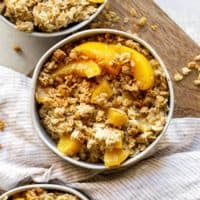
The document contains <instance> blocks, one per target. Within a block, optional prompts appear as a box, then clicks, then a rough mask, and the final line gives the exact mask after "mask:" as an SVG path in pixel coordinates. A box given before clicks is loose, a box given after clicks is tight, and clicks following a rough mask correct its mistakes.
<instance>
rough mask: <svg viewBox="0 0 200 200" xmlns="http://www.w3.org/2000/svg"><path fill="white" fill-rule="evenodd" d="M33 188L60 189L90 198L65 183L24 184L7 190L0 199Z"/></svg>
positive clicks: (83, 199) (87, 199)
mask: <svg viewBox="0 0 200 200" xmlns="http://www.w3.org/2000/svg"><path fill="white" fill-rule="evenodd" d="M33 188H43V189H47V190H58V191H61V192H66V193H69V194H73V195H75V196H77V197H79V198H80V200H89V198H88V197H87V196H85V195H84V194H83V193H82V192H80V191H78V190H76V189H74V188H72V187H69V186H64V185H57V184H31V185H24V186H19V187H16V188H13V189H11V190H8V191H7V192H5V193H3V194H2V195H0V200H3V199H4V198H5V197H10V196H12V195H14V194H16V193H19V192H23V191H26V190H28V189H33Z"/></svg>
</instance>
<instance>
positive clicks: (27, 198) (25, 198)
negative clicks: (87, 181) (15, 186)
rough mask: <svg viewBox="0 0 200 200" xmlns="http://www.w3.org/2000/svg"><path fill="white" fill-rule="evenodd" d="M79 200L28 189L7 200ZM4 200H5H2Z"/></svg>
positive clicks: (38, 189)
mask: <svg viewBox="0 0 200 200" xmlns="http://www.w3.org/2000/svg"><path fill="white" fill-rule="evenodd" d="M47 199H48V200H79V198H78V197H76V196H75V195H72V194H68V193H64V192H59V191H53V190H49V191H48V190H45V189H42V188H34V189H28V190H26V191H23V192H20V193H17V194H14V195H13V196H11V197H9V198H7V200H47ZM4 200H6V199H4Z"/></svg>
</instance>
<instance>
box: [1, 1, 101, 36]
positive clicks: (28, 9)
mask: <svg viewBox="0 0 200 200" xmlns="http://www.w3.org/2000/svg"><path fill="white" fill-rule="evenodd" d="M4 3H5V4H2V3H1V5H0V10H1V12H2V13H3V14H4V16H5V17H7V18H8V19H9V20H10V21H12V22H13V23H15V24H16V26H17V28H18V29H19V30H20V31H26V32H32V31H33V30H34V29H37V30H40V31H42V32H54V31H58V30H60V29H62V28H65V27H67V26H68V25H70V24H72V23H77V22H81V21H84V20H86V19H88V18H89V17H90V16H91V15H92V14H94V13H95V12H96V10H97V8H98V5H99V4H97V3H94V2H92V1H90V0H82V1H80V0H73V1H68V0H4Z"/></svg>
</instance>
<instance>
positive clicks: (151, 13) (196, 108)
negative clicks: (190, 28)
mask: <svg viewBox="0 0 200 200" xmlns="http://www.w3.org/2000/svg"><path fill="white" fill-rule="evenodd" d="M110 4H111V6H110V7H111V8H112V10H113V11H115V12H116V13H117V14H118V15H119V16H120V19H121V22H122V23H121V25H119V27H118V28H119V29H122V30H125V31H128V30H131V31H133V32H137V33H138V35H139V36H140V37H141V38H143V39H144V40H146V41H147V42H148V43H149V44H151V45H152V47H153V48H154V49H155V50H156V51H157V52H158V54H159V55H160V57H161V58H162V59H163V61H164V63H165V64H166V66H167V68H168V70H169V73H170V75H171V78H172V79H173V76H174V73H176V72H177V71H180V70H181V68H182V67H184V66H186V65H187V63H188V62H189V61H191V59H192V58H193V57H194V56H195V55H197V54H200V47H199V46H198V45H197V44H196V43H195V42H194V41H193V40H192V39H191V38H190V37H189V36H188V35H186V33H185V32H184V31H183V30H182V29H181V28H180V27H178V25H177V24H176V23H175V22H174V21H173V20H171V19H170V18H169V17H168V16H167V15H166V14H165V13H164V12H163V11H162V10H161V9H160V8H159V7H158V6H157V5H156V4H155V3H154V2H153V0H123V1H121V0H110ZM131 7H134V8H135V9H136V10H137V12H138V17H141V16H146V17H147V18H148V23H147V25H146V26H144V27H143V28H138V27H137V26H136V22H137V21H138V19H137V18H135V17H132V16H131V15H130V9H131ZM125 17H128V18H129V19H130V20H129V22H128V23H127V24H124V23H123V20H124V18H125ZM152 24H157V25H158V29H157V30H156V31H153V30H152V29H151V27H150V26H151V25H152ZM196 77H197V72H193V73H192V74H190V75H189V76H188V77H186V78H185V79H184V80H183V81H182V82H179V83H176V82H173V83H174V84H173V85H174V91H175V111H174V117H188V116H191V117H200V87H196V86H194V85H193V80H194V79H195V78H196Z"/></svg>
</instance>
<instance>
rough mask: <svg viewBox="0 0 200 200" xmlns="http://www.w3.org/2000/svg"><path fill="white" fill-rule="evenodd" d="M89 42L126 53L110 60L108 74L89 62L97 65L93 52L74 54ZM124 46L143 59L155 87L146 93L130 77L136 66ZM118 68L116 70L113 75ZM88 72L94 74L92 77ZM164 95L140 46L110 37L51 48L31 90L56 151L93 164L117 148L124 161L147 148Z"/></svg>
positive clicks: (161, 118) (159, 126)
mask: <svg viewBox="0 0 200 200" xmlns="http://www.w3.org/2000/svg"><path fill="white" fill-rule="evenodd" d="M90 41H92V42H93V41H96V42H98V43H96V44H95V47H96V49H98V48H104V47H105V46H104V45H110V46H108V47H107V48H111V47H112V48H120V46H123V47H124V49H125V50H123V48H122V50H123V51H125V52H122V53H120V54H119V55H116V56H115V58H114V59H113V60H112V62H110V64H112V65H113V66H114V68H113V69H112V70H111V69H107V70H108V71H109V70H111V71H109V72H108V71H106V69H103V68H102V69H101V70H97V69H98V66H96V64H98V65H99V66H100V65H101V63H102V62H103V60H100V61H96V60H95V59H93V62H94V61H95V62H96V63H93V62H91V60H90V57H89V56H91V55H92V54H89V55H82V54H81V53H77V52H76V51H75V49H76V47H80V46H81V44H83V45H86V46H85V47H87V45H93V43H89V44H87V42H90ZM98 45H99V47H98V48H97V46H98ZM112 45H113V46H112ZM85 47H84V46H83V47H81V48H85ZM125 47H126V48H127V49H129V51H131V49H133V50H135V51H137V52H138V53H139V54H141V55H143V56H145V58H146V59H147V60H148V61H149V63H150V67H151V68H152V69H153V71H154V84H153V85H152V86H151V85H150V86H149V87H148V88H147V89H146V90H142V89H141V86H140V85H139V83H138V82H137V81H136V79H135V78H134V75H133V69H134V68H135V67H136V63H135V62H134V61H133V59H132V57H131V53H130V52H126V50H127V49H126V48H125ZM91 48H92V47H90V48H89V49H91ZM109 52H110V51H109ZM105 53H106V52H105ZM101 55H102V54H101ZM106 55H107V54H105V55H104V56H106ZM112 56H113V55H110V57H112ZM110 57H108V59H110ZM61 58H62V59H61ZM88 60H89V61H88ZM72 63H76V65H74V64H72ZM85 64H87V68H90V70H89V72H88V71H87V70H86V71H84V69H85V68H82V70H81V71H76V70H77V69H78V68H77V69H76V67H77V66H84V65H85ZM66 66H68V67H66ZM102 66H104V65H102ZM117 67H120V71H119V72H117V73H116V71H115V70H116V69H117ZM70 70H71V71H70ZM74 70H75V71H74ZM113 70H114V72H113ZM111 72H112V73H114V74H111ZM88 73H89V74H88ZM91 73H95V75H94V76H92V77H91V75H92V74H91ZM97 73H98V75H97ZM148 73H149V72H148ZM87 76H89V77H90V78H87ZM147 78H148V77H147ZM145 83H146V82H145ZM168 96H169V92H168V85H167V81H166V77H165V74H164V72H163V70H162V68H161V66H160V63H159V62H158V61H157V60H156V59H155V58H154V57H153V56H152V55H151V54H150V52H149V51H148V50H146V49H145V48H144V47H142V46H141V45H140V44H139V43H137V42H135V41H132V40H127V39H126V38H123V37H119V36H115V35H112V34H102V35H98V36H94V37H89V38H86V39H84V40H81V41H79V42H75V43H72V44H67V45H64V46H63V47H62V48H60V49H58V50H56V51H55V52H54V53H53V54H52V56H51V57H50V58H49V59H48V60H47V62H46V63H45V64H44V66H43V69H42V71H41V72H40V76H39V79H38V88H37V91H36V100H37V102H38V111H39V115H40V119H41V123H42V124H43V126H44V127H45V129H46V131H47V132H48V133H49V134H50V135H51V137H52V138H53V139H54V140H55V142H58V143H59V148H60V149H63V148H64V152H65V153H66V152H68V151H69V150H70V151H74V154H75V155H74V157H75V158H76V159H80V160H84V161H88V162H98V163H102V162H103V161H105V160H104V159H105V157H104V156H105V153H106V152H107V151H109V152H110V151H111V152H112V151H114V150H115V148H119V149H122V150H123V151H124V152H121V154H120V155H121V156H124V157H123V158H126V156H127V155H128V156H134V155H136V154H137V153H139V152H140V151H143V150H144V149H145V148H146V147H147V146H148V145H149V144H151V143H152V142H153V141H154V140H155V139H156V138H157V136H158V135H159V134H160V133H161V131H162V130H163V128H164V126H165V123H166V118H167V112H168ZM69 135H70V136H71V138H73V139H72V140H71V141H70V144H72V146H70V147H69V149H66V148H65V147H66V146H63V143H64V142H67V141H68V140H69V139H68V138H67V137H68V136H69ZM66 136H67V137H66ZM68 142H69V141H68ZM75 147H76V148H75ZM112 149H114V150H112ZM116 151H117V152H118V150H116ZM127 152H128V154H127ZM106 155H107V154H106ZM108 155H110V154H109V153H108ZM106 158H107V157H106Z"/></svg>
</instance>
